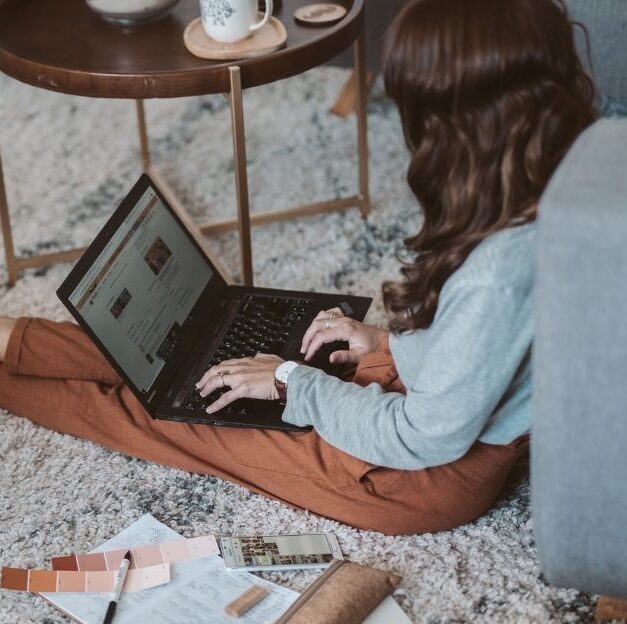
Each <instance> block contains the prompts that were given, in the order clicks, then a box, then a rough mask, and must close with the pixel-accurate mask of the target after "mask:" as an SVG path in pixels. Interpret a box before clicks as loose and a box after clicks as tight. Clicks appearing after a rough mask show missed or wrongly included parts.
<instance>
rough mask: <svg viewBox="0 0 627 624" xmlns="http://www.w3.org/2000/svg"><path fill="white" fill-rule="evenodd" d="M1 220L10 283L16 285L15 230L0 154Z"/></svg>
mask: <svg viewBox="0 0 627 624" xmlns="http://www.w3.org/2000/svg"><path fill="white" fill-rule="evenodd" d="M0 222H1V223H2V238H3V239H4V255H5V257H6V261H7V273H8V277H9V279H8V285H9V286H14V285H15V281H16V280H17V263H16V259H15V249H14V247H13V232H12V231H11V220H10V217H9V204H8V202H7V194H6V189H5V186H4V174H3V172H2V156H1V155H0Z"/></svg>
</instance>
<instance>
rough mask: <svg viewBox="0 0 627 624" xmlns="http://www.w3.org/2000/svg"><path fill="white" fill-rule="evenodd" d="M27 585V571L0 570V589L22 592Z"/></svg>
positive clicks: (17, 569)
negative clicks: (0, 577) (0, 571)
mask: <svg viewBox="0 0 627 624" xmlns="http://www.w3.org/2000/svg"><path fill="white" fill-rule="evenodd" d="M27 585H28V570H24V569H22V568H2V579H1V580H0V587H2V588H3V589H18V590H22V589H24V588H25V587H26V586H27Z"/></svg>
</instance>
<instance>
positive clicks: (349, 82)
mask: <svg viewBox="0 0 627 624" xmlns="http://www.w3.org/2000/svg"><path fill="white" fill-rule="evenodd" d="M374 78H375V74H374V72H371V71H369V72H368V74H367V77H366V81H367V83H368V88H370V85H372V83H373V82H374ZM356 108H357V76H356V74H355V72H354V71H353V72H351V74H350V76H349V77H348V78H347V79H346V82H344V84H343V85H342V87H341V89H340V92H339V93H338V94H337V98H336V100H335V102H334V104H333V106H331V109H330V111H331V113H333V114H334V115H337V116H338V117H348V116H349V115H352V114H353V113H354V112H355V110H356Z"/></svg>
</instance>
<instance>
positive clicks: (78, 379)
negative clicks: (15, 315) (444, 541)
mask: <svg viewBox="0 0 627 624" xmlns="http://www.w3.org/2000/svg"><path fill="white" fill-rule="evenodd" d="M385 82H386V88H387V91H388V93H389V94H390V96H391V97H392V98H393V99H394V101H395V102H396V104H397V105H398V108H399V111H400V115H401V120H402V124H403V131H404V134H405V139H406V142H407V145H408V147H409V150H410V152H411V164H410V167H409V175H408V179H409V184H410V186H411V188H412V190H413V192H414V194H415V195H416V197H417V199H418V200H419V202H420V204H421V206H422V208H423V211H424V224H423V226H422V229H421V230H420V232H419V233H418V234H417V235H416V236H414V237H412V238H409V239H408V240H406V241H405V245H406V248H407V251H408V252H409V255H410V260H408V261H406V262H405V263H404V264H403V267H402V269H401V272H402V274H403V279H402V281H399V282H395V283H387V284H385V285H384V287H383V298H384V302H385V304H386V307H387V309H388V311H389V312H390V316H391V318H390V332H391V333H390V334H388V332H384V331H382V330H380V329H377V328H374V327H368V326H367V325H364V324H361V323H357V322H355V321H352V320H349V319H347V318H344V317H343V316H342V314H341V311H339V310H329V311H325V312H321V313H320V314H319V315H318V318H317V320H316V321H315V322H314V323H313V325H312V326H311V328H310V329H309V330H308V332H307V334H306V335H305V337H304V340H303V347H302V352H303V355H304V360H305V364H298V363H284V362H282V361H281V360H280V359H279V358H277V357H275V356H269V355H260V356H257V357H256V358H253V359H247V360H234V361H228V362H223V363H221V364H219V365H218V366H216V367H213V368H212V369H210V370H209V371H207V372H206V374H205V375H204V376H203V377H202V379H201V380H199V383H198V390H199V392H200V393H201V394H202V395H203V396H206V395H208V394H209V393H211V392H212V391H213V390H214V389H216V388H218V387H220V386H223V385H226V386H229V387H230V388H231V389H230V391H229V392H227V393H226V394H224V395H223V396H222V398H220V399H219V400H218V401H216V402H215V403H214V404H213V405H211V406H209V408H208V410H209V411H216V410H218V409H220V408H222V407H224V406H225V405H226V404H228V403H229V402H230V401H233V400H235V399H237V398H240V397H252V398H260V399H268V400H276V399H277V398H279V396H280V394H283V395H285V397H286V400H287V404H286V409H285V414H284V419H285V420H287V421H289V422H292V423H295V424H298V425H313V426H314V428H315V429H314V431H313V432H311V433H306V434H303V433H297V434H288V433H283V432H271V431H259V430H241V429H218V428H211V427H207V426H202V425H186V424H181V423H171V422H164V421H153V420H152V419H151V418H150V417H149V416H148V415H147V414H146V413H145V412H144V410H143V409H142V408H141V407H140V405H139V404H138V403H137V401H136V400H135V399H134V397H133V396H132V395H131V393H130V391H129V390H128V389H127V388H126V387H125V386H124V385H123V384H122V382H121V381H120V379H119V378H118V376H117V375H116V374H115V373H114V372H113V371H112V370H111V369H110V368H109V366H108V365H107V364H106V362H105V361H104V360H103V359H102V357H101V356H100V354H99V353H98V351H97V350H96V349H95V348H94V347H93V345H92V344H91V342H90V341H89V340H88V339H87V338H86V336H85V335H84V334H83V333H82V331H81V330H79V329H78V328H77V327H76V326H74V325H72V324H69V323H65V324H63V323H52V322H50V321H45V320H40V319H19V320H12V319H2V321H1V322H0V357H1V358H2V360H3V365H2V367H1V368H0V382H1V383H0V405H1V406H2V407H3V408H5V409H8V410H10V411H12V412H14V413H16V414H19V415H22V416H25V417H27V418H30V419H32V420H34V421H35V422H38V423H40V424H42V425H44V426H47V427H50V428H52V429H56V430H58V431H62V432H66V433H70V434H73V435H76V436H81V437H84V438H87V439H90V440H93V441H95V442H98V443H101V444H103V445H105V446H108V447H110V448H113V449H116V450H119V451H122V452H124V453H127V454H130V455H134V456H137V457H141V458H144V459H148V460H152V461H156V462H160V463H164V464H168V465H171V466H176V467H179V468H183V469H186V470H190V471H195V472H201V473H207V474H214V475H217V476H220V477H223V478H225V479H229V480H232V481H235V482H237V483H240V484H242V485H244V486H245V487H248V488H250V489H252V490H254V491H256V492H259V493H262V494H265V495H268V496H272V497H275V498H278V499H279V500H282V501H285V502H287V503H289V504H291V505H295V506H298V507H302V508H306V509H310V510H312V511H314V512H316V513H319V514H322V515H325V516H328V517H331V518H334V519H337V520H340V521H343V522H347V523H349V524H352V525H354V526H357V527H360V528H366V529H375V530H379V531H382V532H385V533H393V534H396V533H417V532H432V531H438V530H443V529H448V528H452V527H455V526H458V525H459V524H462V523H464V522H468V521H470V520H473V519H474V518H476V517H477V516H479V515H480V514H482V513H484V512H485V511H486V510H487V509H488V508H489V507H490V505H491V504H492V503H493V502H494V500H495V498H496V497H497V496H498V494H499V491H500V490H501V488H502V485H503V483H504V481H505V479H506V477H507V475H508V473H509V471H510V470H511V468H512V466H513V465H514V463H515V462H516V461H517V459H518V458H519V457H520V455H521V454H522V453H524V452H525V451H526V449H527V445H528V434H529V429H530V395H531V381H530V378H531V367H530V351H531V344H532V338H533V321H532V301H531V300H532V291H533V281H534V268H533V264H534V262H533V256H534V240H535V226H534V220H535V217H536V209H537V203H538V200H539V197H540V195H541V194H542V191H543V189H544V187H545V185H546V184H547V182H548V180H549V178H550V176H551V174H552V173H553V171H554V170H555V168H556V166H557V165H558V163H559V162H560V160H561V158H562V157H563V156H564V154H565V153H566V151H567V150H568V148H569V146H570V145H571V144H572V143H573V141H574V140H575V138H576V137H577V135H578V134H579V133H580V132H581V131H582V130H583V129H584V128H586V127H587V126H588V125H589V124H590V123H592V121H593V120H594V119H595V111H594V108H593V88H592V85H591V82H590V81H589V79H588V77H587V76H586V75H585V74H584V72H583V70H582V67H581V64H580V62H579V59H578V58H577V55H576V52H575V49H574V44H573V29H572V25H571V23H570V22H569V20H568V16H567V14H566V11H565V9H564V8H563V6H562V4H561V3H560V2H558V0H510V1H509V2H503V1H502V0H418V1H416V2H412V3H410V4H409V5H408V6H407V7H406V8H405V9H404V10H403V12H402V13H401V15H400V16H399V17H398V19H397V20H396V22H395V23H394V25H393V26H392V28H391V31H390V33H389V38H388V45H387V52H386V59H385ZM388 339H389V350H388ZM336 340H347V341H348V343H349V350H347V351H341V352H337V353H335V354H334V355H333V356H332V358H333V359H334V360H335V361H336V362H338V363H346V364H359V366H358V368H357V374H356V376H355V379H354V383H348V382H345V381H342V380H339V379H337V378H333V377H329V376H327V375H325V374H324V373H323V372H322V371H320V370H316V369H313V368H311V367H309V366H307V365H306V361H307V360H309V359H310V358H311V356H312V355H313V353H315V351H316V350H317V349H318V348H319V347H320V345H322V344H324V343H328V342H332V341H336Z"/></svg>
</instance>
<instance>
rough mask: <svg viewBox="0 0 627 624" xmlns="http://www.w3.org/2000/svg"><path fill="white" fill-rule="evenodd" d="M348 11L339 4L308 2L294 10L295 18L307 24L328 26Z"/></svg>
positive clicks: (300, 22)
mask: <svg viewBox="0 0 627 624" xmlns="http://www.w3.org/2000/svg"><path fill="white" fill-rule="evenodd" d="M347 12H348V11H347V10H346V9H345V8H344V7H343V6H340V5H339V4H331V3H328V2H323V3H320V4H308V5H307V6H304V7H300V9H296V11H294V19H295V20H296V21H297V22H298V23H299V24H303V25H305V26H327V25H328V24H332V23H334V22H339V21H340V20H341V19H342V18H343V17H344V16H345V15H346V13H347Z"/></svg>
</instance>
